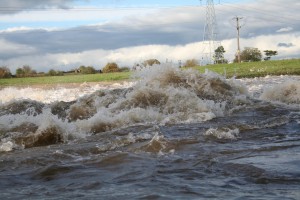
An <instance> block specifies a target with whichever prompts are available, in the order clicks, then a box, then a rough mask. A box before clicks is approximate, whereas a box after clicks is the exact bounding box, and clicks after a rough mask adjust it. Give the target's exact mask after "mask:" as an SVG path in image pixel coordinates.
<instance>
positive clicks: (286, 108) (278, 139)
mask: <svg viewBox="0 0 300 200" xmlns="http://www.w3.org/2000/svg"><path fill="white" fill-rule="evenodd" d="M137 76H138V77H139V81H135V82H124V83H114V84H111V85H107V84H101V83H93V84H88V83H85V84H81V85H73V86H72V85H71V86H70V85H68V86H66V85H57V86H51V87H49V86H48V87H44V86H39V87H18V88H16V87H5V88H2V89H0V197H1V199H300V77H299V76H276V77H272V76H268V77H264V78H254V79H239V80H235V79H224V78H223V77H220V76H218V75H216V74H214V73H212V72H207V73H205V74H199V73H198V72H196V71H193V70H185V71H180V70H177V69H173V68H171V67H163V68H162V67H161V68H152V69H145V70H144V71H141V72H139V73H138V74H137Z"/></svg>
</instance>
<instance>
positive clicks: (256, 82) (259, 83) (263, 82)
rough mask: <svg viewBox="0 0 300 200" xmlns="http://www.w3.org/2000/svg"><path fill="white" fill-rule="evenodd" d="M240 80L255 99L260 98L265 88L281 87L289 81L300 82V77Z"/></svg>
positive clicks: (267, 77)
mask: <svg viewBox="0 0 300 200" xmlns="http://www.w3.org/2000/svg"><path fill="white" fill-rule="evenodd" d="M239 80H240V81H241V82H242V83H243V84H244V85H245V86H246V87H247V89H248V91H249V93H250V94H251V95H252V96H253V97H255V98H259V97H260V96H261V94H262V93H263V91H264V89H265V88H272V87H274V86H275V85H280V84H283V83H284V82H287V81H300V76H289V75H281V76H266V77H259V78H258V77H256V78H242V79H239Z"/></svg>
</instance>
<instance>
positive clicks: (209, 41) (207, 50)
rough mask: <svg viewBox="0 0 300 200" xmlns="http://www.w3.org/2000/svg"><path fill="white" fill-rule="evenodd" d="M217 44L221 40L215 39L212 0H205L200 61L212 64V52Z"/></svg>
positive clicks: (219, 43) (215, 29)
mask: <svg viewBox="0 0 300 200" xmlns="http://www.w3.org/2000/svg"><path fill="white" fill-rule="evenodd" d="M200 1H202V0H200ZM219 46H221V42H220V41H217V20H216V13H215V7H214V1H213V0H206V18H205V26H204V34H203V52H202V54H203V55H202V62H204V63H206V64H213V63H214V62H215V59H214V52H215V50H216V49H217V48H218V47H219Z"/></svg>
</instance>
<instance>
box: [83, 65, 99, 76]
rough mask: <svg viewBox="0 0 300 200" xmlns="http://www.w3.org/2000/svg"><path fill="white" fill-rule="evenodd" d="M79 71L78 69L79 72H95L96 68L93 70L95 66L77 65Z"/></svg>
mask: <svg viewBox="0 0 300 200" xmlns="http://www.w3.org/2000/svg"><path fill="white" fill-rule="evenodd" d="M79 71H80V73H82V74H95V73H96V70H95V68H94V67H92V66H87V67H86V66H83V65H82V66H80V67H79Z"/></svg>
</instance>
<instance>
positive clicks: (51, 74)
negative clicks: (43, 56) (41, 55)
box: [47, 69, 64, 76]
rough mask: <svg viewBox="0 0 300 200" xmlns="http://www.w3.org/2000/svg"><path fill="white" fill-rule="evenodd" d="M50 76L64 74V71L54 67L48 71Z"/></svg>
mask: <svg viewBox="0 0 300 200" xmlns="http://www.w3.org/2000/svg"><path fill="white" fill-rule="evenodd" d="M47 75H48V76H63V75H64V73H63V72H62V71H55V70H54V69H50V70H49V72H48V73H47Z"/></svg>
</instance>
